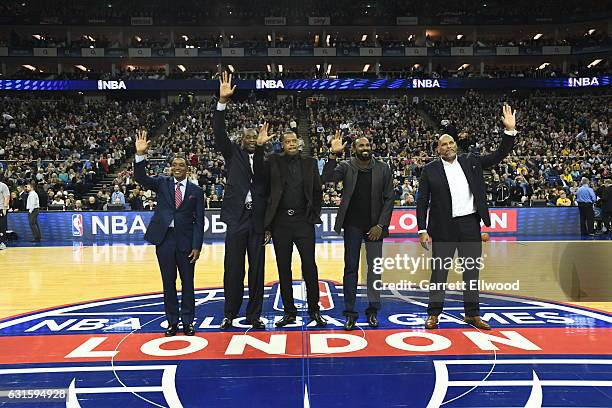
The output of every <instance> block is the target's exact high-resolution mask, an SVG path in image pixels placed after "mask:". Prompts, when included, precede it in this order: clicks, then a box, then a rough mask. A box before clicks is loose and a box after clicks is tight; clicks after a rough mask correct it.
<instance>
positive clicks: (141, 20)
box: [130, 17, 153, 26]
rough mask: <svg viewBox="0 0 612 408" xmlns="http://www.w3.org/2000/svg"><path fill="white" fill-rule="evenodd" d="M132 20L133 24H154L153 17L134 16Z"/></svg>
mask: <svg viewBox="0 0 612 408" xmlns="http://www.w3.org/2000/svg"><path fill="white" fill-rule="evenodd" d="M130 22H131V23H132V25H133V26H150V25H153V17H132V18H131V20H130Z"/></svg>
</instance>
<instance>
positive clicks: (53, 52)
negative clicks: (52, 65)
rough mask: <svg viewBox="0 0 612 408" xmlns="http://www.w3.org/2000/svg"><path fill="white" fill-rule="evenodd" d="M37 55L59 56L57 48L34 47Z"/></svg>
mask: <svg viewBox="0 0 612 408" xmlns="http://www.w3.org/2000/svg"><path fill="white" fill-rule="evenodd" d="M34 56H35V57H57V48H34Z"/></svg>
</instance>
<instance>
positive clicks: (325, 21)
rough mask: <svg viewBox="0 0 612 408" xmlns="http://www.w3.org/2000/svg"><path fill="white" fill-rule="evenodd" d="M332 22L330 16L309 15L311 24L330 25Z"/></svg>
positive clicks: (309, 23)
mask: <svg viewBox="0 0 612 408" xmlns="http://www.w3.org/2000/svg"><path fill="white" fill-rule="evenodd" d="M330 23H331V19H330V18H329V17H308V25H311V26H328V25H330Z"/></svg>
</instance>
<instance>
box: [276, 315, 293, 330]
mask: <svg viewBox="0 0 612 408" xmlns="http://www.w3.org/2000/svg"><path fill="white" fill-rule="evenodd" d="M292 323H295V316H292V315H288V314H286V315H284V316H283V318H282V319H280V320H279V321H278V322H276V323H275V326H276V327H283V326H286V325H288V324H292Z"/></svg>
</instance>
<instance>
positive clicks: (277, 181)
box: [254, 124, 327, 327]
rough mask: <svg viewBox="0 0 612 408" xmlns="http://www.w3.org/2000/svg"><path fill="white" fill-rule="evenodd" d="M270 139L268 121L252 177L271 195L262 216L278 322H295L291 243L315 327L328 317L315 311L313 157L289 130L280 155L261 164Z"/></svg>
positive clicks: (317, 181)
mask: <svg viewBox="0 0 612 408" xmlns="http://www.w3.org/2000/svg"><path fill="white" fill-rule="evenodd" d="M270 138H271V136H268V125H267V124H264V125H263V127H262V130H261V131H260V132H259V137H258V139H257V149H256V150H255V162H254V169H255V177H256V178H257V179H263V180H264V182H265V183H266V184H267V185H268V186H269V193H270V198H269V199H268V206H267V209H266V216H265V226H266V242H267V241H268V240H269V239H270V237H272V239H273V243H274V252H275V253H276V265H277V267H278V278H279V281H280V290H281V298H282V300H283V307H284V312H285V313H284V316H283V317H282V319H280V320H279V321H278V322H276V326H277V327H283V326H286V325H288V324H291V323H295V321H296V316H297V308H296V307H295V303H294V301H293V276H292V272H291V256H292V253H293V244H294V243H295V246H296V247H297V249H298V252H299V253H300V259H301V261H302V277H303V278H304V282H305V283H306V299H307V301H308V314H309V315H310V318H311V319H312V320H314V321H316V323H317V326H319V327H323V326H325V325H326V324H327V321H326V320H325V319H324V318H323V317H322V316H321V312H320V310H319V273H318V269H317V264H316V261H315V224H320V223H321V201H322V200H323V189H322V188H321V178H320V176H319V169H318V166H317V161H316V160H315V159H314V158H312V157H302V156H301V154H300V151H299V150H298V138H297V135H296V134H295V133H294V132H291V131H289V132H285V133H283V135H282V137H281V142H282V144H283V154H274V155H271V156H269V157H268V160H266V161H265V162H264V147H263V146H264V145H265V143H266V142H268V140H270Z"/></svg>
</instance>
